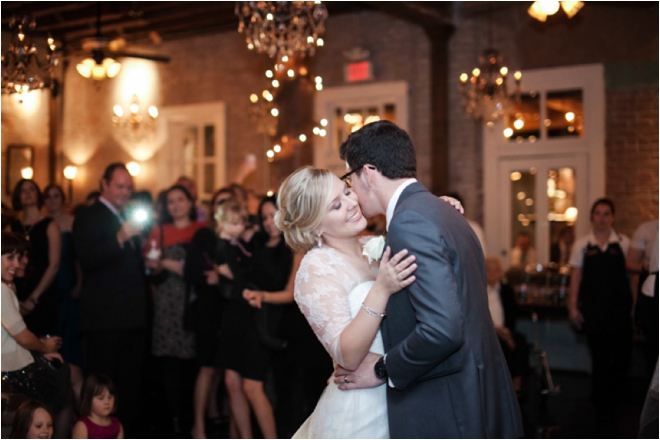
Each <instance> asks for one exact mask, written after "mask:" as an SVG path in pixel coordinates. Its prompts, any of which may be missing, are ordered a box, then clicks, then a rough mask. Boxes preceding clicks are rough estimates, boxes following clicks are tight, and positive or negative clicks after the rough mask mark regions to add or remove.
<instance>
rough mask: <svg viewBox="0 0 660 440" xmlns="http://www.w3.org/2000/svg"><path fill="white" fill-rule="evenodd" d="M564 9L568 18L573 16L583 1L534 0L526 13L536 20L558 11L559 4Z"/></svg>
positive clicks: (582, 4)
mask: <svg viewBox="0 0 660 440" xmlns="http://www.w3.org/2000/svg"><path fill="white" fill-rule="evenodd" d="M560 4H561V8H562V9H563V10H564V12H565V13H566V15H567V16H568V18H573V16H575V14H577V13H578V11H579V10H580V9H582V6H584V2H559V1H552V0H542V1H535V2H534V3H532V6H530V7H529V9H528V10H527V13H528V14H529V15H531V16H532V17H534V18H535V19H537V20H538V21H545V20H546V19H547V18H548V15H555V14H556V13H557V11H559V6H560Z"/></svg>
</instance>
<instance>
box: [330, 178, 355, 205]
mask: <svg viewBox="0 0 660 440" xmlns="http://www.w3.org/2000/svg"><path fill="white" fill-rule="evenodd" d="M351 192H352V191H351V189H350V188H349V187H348V185H346V184H344V195H345V196H346V197H348V196H350V195H351ZM332 202H333V204H332V205H331V206H330V209H332V210H337V209H340V208H341V202H340V201H339V197H337V198H336V199H334V200H333V201H332Z"/></svg>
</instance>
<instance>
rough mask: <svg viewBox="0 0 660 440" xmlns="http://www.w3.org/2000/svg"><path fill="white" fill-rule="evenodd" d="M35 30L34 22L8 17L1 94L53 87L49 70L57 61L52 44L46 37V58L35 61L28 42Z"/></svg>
mask: <svg viewBox="0 0 660 440" xmlns="http://www.w3.org/2000/svg"><path fill="white" fill-rule="evenodd" d="M35 27H36V22H35V21H34V19H31V20H30V19H28V17H27V16H24V17H23V18H21V19H19V18H17V17H12V18H11V19H10V21H9V30H10V31H12V34H13V35H12V41H11V43H10V44H9V49H8V50H7V52H6V53H4V54H2V93H18V94H21V95H22V94H24V93H29V92H31V91H33V90H40V89H43V88H45V87H53V86H54V80H53V70H54V67H55V66H57V63H58V60H57V58H56V57H55V56H54V54H53V52H54V51H55V49H56V46H55V41H54V40H53V38H52V37H51V36H50V35H49V36H48V38H47V39H45V43H46V55H45V57H44V58H43V59H39V53H38V51H37V46H36V44H35V42H34V41H33V39H32V32H33V31H34V28H35Z"/></svg>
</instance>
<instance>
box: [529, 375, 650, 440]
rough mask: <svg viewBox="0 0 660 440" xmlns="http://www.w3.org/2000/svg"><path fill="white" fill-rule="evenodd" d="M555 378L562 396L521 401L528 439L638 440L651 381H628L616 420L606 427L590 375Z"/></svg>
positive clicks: (559, 394) (629, 379)
mask: <svg viewBox="0 0 660 440" xmlns="http://www.w3.org/2000/svg"><path fill="white" fill-rule="evenodd" d="M552 378H553V381H554V384H555V385H556V386H558V387H559V388H560V391H559V393H557V394H555V395H549V396H545V398H544V399H545V400H544V399H539V398H534V397H528V398H526V399H522V401H521V411H522V413H523V421H524V424H525V437H526V438H637V433H638V431H639V417H640V415H641V413H642V406H643V404H644V399H645V397H646V392H647V390H648V386H649V382H648V379H645V378H641V377H630V378H628V383H627V386H626V393H625V396H624V397H623V399H622V400H621V402H620V403H619V405H618V407H617V409H616V420H611V421H610V422H611V423H610V424H609V425H608V426H603V423H600V422H598V421H597V415H596V411H595V409H594V406H593V403H592V401H591V399H590V390H591V385H590V383H591V376H590V375H588V374H586V373H574V372H565V371H554V372H553V373H552Z"/></svg>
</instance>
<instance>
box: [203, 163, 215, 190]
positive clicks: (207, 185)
mask: <svg viewBox="0 0 660 440" xmlns="http://www.w3.org/2000/svg"><path fill="white" fill-rule="evenodd" d="M214 190H215V164H213V163H205V164H204V192H205V193H208V194H213V191H214Z"/></svg>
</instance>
